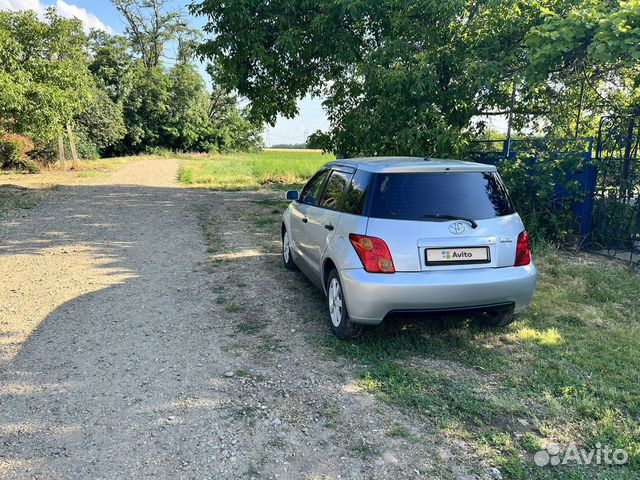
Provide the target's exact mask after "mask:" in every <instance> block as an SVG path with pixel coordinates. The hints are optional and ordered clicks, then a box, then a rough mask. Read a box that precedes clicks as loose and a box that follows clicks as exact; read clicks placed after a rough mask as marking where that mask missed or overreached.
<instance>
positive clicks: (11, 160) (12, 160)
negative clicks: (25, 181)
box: [0, 133, 40, 173]
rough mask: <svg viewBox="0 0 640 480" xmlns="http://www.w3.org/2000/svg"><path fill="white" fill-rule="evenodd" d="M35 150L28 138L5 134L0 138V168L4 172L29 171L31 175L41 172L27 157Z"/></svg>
mask: <svg viewBox="0 0 640 480" xmlns="http://www.w3.org/2000/svg"><path fill="white" fill-rule="evenodd" d="M33 148H34V145H33V142H32V141H31V140H29V139H28V138H27V137H24V136H22V135H17V134H13V133H5V134H4V135H2V136H1V137H0V167H2V169H4V170H11V169H16V170H27V171H29V172H31V173H36V172H38V171H40V168H39V167H38V165H37V164H36V163H35V162H34V161H33V160H31V159H30V158H29V157H28V156H27V154H28V153H29V152H31V151H32V150H33Z"/></svg>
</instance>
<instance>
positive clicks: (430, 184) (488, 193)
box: [369, 172, 515, 220]
mask: <svg viewBox="0 0 640 480" xmlns="http://www.w3.org/2000/svg"><path fill="white" fill-rule="evenodd" d="M514 211H515V210H514V208H513V204H512V203H511V200H510V198H509V194H508V193H507V189H506V188H505V186H504V184H503V183H502V180H501V179H500V176H499V175H498V174H497V173H495V172H442V173H440V172H438V173H389V174H386V173H384V174H383V173H381V174H378V175H376V180H375V187H374V189H373V199H372V202H371V210H370V213H369V215H370V216H371V217H374V218H393V219H398V220H425V217H427V216H429V215H454V216H458V217H466V218H472V219H474V220H482V219H487V218H494V217H500V216H503V215H510V214H512V213H514Z"/></svg>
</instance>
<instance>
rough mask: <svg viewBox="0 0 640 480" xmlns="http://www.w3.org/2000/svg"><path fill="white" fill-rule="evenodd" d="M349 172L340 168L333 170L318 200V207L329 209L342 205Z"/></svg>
mask: <svg viewBox="0 0 640 480" xmlns="http://www.w3.org/2000/svg"><path fill="white" fill-rule="evenodd" d="M351 175H352V174H351V173H347V172H343V171H341V170H334V171H333V172H331V176H330V177H329V180H328V181H327V186H326V187H324V193H323V194H322V199H321V200H320V205H319V206H320V207H323V208H330V209H331V210H339V209H340V208H341V207H342V199H343V196H344V192H345V190H346V189H347V186H348V185H349V181H350V180H351Z"/></svg>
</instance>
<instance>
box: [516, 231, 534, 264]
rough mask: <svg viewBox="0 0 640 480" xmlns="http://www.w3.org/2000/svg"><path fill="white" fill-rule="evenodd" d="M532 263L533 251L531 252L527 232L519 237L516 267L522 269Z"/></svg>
mask: <svg viewBox="0 0 640 480" xmlns="http://www.w3.org/2000/svg"><path fill="white" fill-rule="evenodd" d="M530 263H531V251H530V250H529V234H528V233H527V231H526V230H525V231H524V232H522V233H521V234H520V235H518V244H517V245H516V261H515V263H514V264H513V266H514V267H522V266H524V265H529V264H530Z"/></svg>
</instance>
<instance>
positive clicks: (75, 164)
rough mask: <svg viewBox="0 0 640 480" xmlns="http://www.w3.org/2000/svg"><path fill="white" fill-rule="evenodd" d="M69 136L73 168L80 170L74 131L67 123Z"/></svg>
mask: <svg viewBox="0 0 640 480" xmlns="http://www.w3.org/2000/svg"><path fill="white" fill-rule="evenodd" d="M67 135H69V146H70V147H71V168H72V169H73V170H76V169H77V168H78V152H77V150H76V142H75V141H74V140H73V131H72V130H71V125H70V124H68V123H67Z"/></svg>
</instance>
